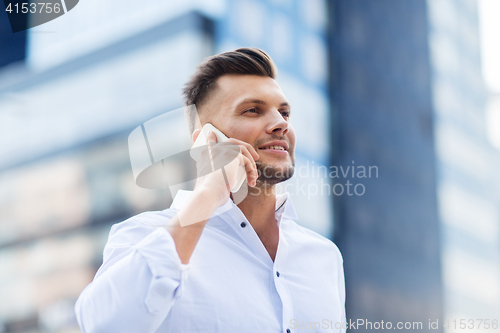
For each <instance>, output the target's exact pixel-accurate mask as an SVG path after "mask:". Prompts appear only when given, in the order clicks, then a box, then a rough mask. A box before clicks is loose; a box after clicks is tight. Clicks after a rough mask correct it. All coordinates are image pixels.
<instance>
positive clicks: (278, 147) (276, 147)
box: [259, 146, 285, 150]
mask: <svg viewBox="0 0 500 333" xmlns="http://www.w3.org/2000/svg"><path fill="white" fill-rule="evenodd" d="M259 149H263V150H264V149H277V150H285V148H283V147H282V146H267V147H263V148H259Z"/></svg>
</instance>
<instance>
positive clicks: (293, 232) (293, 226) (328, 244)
mask: <svg viewBox="0 0 500 333" xmlns="http://www.w3.org/2000/svg"><path fill="white" fill-rule="evenodd" d="M286 223H287V224H288V228H287V229H289V230H290V236H291V239H290V241H292V242H294V243H297V244H298V245H301V246H307V247H309V246H314V247H315V248H317V249H318V250H321V251H326V252H325V253H329V254H334V255H335V256H337V257H338V258H339V259H340V260H342V255H341V253H340V250H339V248H338V247H337V245H336V244H335V243H334V242H333V241H332V240H330V239H328V238H326V237H325V236H322V235H320V234H319V233H317V232H315V231H313V230H311V229H308V228H306V227H304V226H301V225H300V224H298V223H296V222H295V221H293V220H287V221H286Z"/></svg>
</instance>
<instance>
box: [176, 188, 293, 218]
mask: <svg viewBox="0 0 500 333" xmlns="http://www.w3.org/2000/svg"><path fill="white" fill-rule="evenodd" d="M192 194H193V191H186V190H179V191H178V192H177V194H176V195H175V198H174V201H173V202H172V205H171V206H170V208H173V209H177V210H178V209H180V208H181V207H182V206H183V205H184V204H185V203H186V202H187V201H188V200H189V198H190V197H191V195H192ZM233 206H236V205H235V204H234V202H233V201H232V200H231V199H228V201H227V202H226V203H225V204H224V205H223V206H221V207H219V208H217V209H216V210H215V212H214V215H219V214H222V213H224V212H227V211H228V210H230V209H232V208H233ZM275 210H276V214H280V215H281V216H282V217H283V218H286V219H290V220H297V219H298V216H297V213H296V212H295V208H294V207H293V203H292V198H291V196H290V194H289V193H288V192H285V193H283V194H278V195H277V196H276V208H275Z"/></svg>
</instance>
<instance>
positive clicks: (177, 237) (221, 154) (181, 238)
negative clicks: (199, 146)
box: [165, 130, 259, 264]
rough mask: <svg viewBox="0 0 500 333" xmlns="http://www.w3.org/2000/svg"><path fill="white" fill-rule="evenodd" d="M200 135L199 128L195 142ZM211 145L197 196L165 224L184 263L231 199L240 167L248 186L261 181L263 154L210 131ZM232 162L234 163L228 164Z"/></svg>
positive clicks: (201, 169)
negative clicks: (259, 165)
mask: <svg viewBox="0 0 500 333" xmlns="http://www.w3.org/2000/svg"><path fill="white" fill-rule="evenodd" d="M199 134H200V130H197V131H195V133H194V134H193V139H194V140H193V141H195V140H196V138H197V137H198V135H199ZM207 144H208V149H206V150H205V151H204V152H202V154H201V158H200V161H198V163H197V168H198V174H199V175H200V176H199V177H198V178H197V182H196V186H195V188H194V191H193V195H192V196H191V197H190V199H189V200H188V202H187V203H186V205H184V206H183V207H182V208H181V209H180V210H179V211H178V212H177V214H176V215H175V216H174V217H173V218H172V220H170V222H169V223H168V224H167V225H166V226H165V227H166V228H167V230H168V231H169V232H170V234H171V235H172V238H173V239H174V242H175V247H176V250H177V253H178V254H179V258H180V259H181V262H182V263H184V264H187V263H188V262H189V259H190V258H191V255H192V253H193V251H194V248H195V247H196V244H197V243H198V240H199V238H200V236H201V233H202V231H203V228H204V227H205V224H206V222H207V221H208V219H209V218H210V217H211V216H212V214H213V213H214V211H215V210H216V209H217V208H218V207H220V206H222V205H224V204H225V203H226V202H227V200H228V199H229V194H230V189H231V188H232V187H233V185H234V184H235V183H236V181H237V178H238V177H237V174H238V169H239V168H240V166H243V167H244V168H245V172H246V176H247V182H248V185H249V186H255V185H256V184H257V176H258V175H257V166H256V164H255V161H256V160H257V159H258V158H259V155H258V154H257V152H256V151H255V149H254V148H253V147H252V146H251V145H249V144H248V143H246V142H243V141H240V140H237V139H228V140H227V141H225V142H224V143H219V144H217V137H216V136H215V134H214V133H213V132H210V133H209V134H208V136H207ZM235 147H237V148H239V152H236V153H237V155H236V157H234V154H232V153H234V148H235ZM231 149H233V152H232V153H231V151H230V150H231ZM228 156H230V158H228ZM228 161H231V162H230V163H229V164H227V165H226V163H227V162H228ZM223 169H224V172H225V174H224V173H223ZM226 179H227V183H226Z"/></svg>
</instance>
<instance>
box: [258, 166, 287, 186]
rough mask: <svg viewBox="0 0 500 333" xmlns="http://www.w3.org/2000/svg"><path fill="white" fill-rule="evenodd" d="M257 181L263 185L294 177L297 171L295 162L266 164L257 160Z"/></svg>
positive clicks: (274, 183)
mask: <svg viewBox="0 0 500 333" xmlns="http://www.w3.org/2000/svg"><path fill="white" fill-rule="evenodd" d="M256 165H257V173H258V178H257V183H259V184H262V185H276V184H278V183H281V182H284V181H285V180H288V179H290V178H292V176H293V173H294V171H295V163H293V162H288V163H273V164H264V163H259V161H256Z"/></svg>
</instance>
